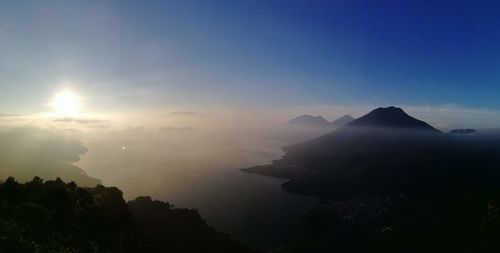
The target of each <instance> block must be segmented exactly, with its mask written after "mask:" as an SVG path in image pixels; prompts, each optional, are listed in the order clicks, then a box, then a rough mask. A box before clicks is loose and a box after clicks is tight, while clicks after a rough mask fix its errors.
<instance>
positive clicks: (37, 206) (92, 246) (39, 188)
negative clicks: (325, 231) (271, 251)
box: [0, 178, 253, 252]
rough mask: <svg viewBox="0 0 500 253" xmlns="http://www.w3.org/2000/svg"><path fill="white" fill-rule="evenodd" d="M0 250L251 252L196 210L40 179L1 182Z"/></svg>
mask: <svg viewBox="0 0 500 253" xmlns="http://www.w3.org/2000/svg"><path fill="white" fill-rule="evenodd" d="M0 217H1V219H0V252H253V251H251V250H249V249H247V248H245V247H243V246H242V245H240V244H239V243H237V242H235V241H232V240H230V239H229V238H228V236H226V235H224V234H221V233H219V232H217V231H215V230H214V229H213V228H211V227H209V226H207V225H206V224H205V222H204V221H203V220H202V218H201V217H200V215H199V214H198V212H197V211H196V210H193V209H179V208H174V207H173V206H172V205H170V204H169V203H165V202H161V201H153V200H151V198H149V197H139V198H136V199H135V200H132V201H129V202H126V201H125V200H124V199H123V197H122V192H121V191H120V190H119V189H117V188H114V187H104V186H101V185H98V186H96V187H93V188H82V187H78V186H77V185H76V184H75V183H64V182H63V181H61V180H60V179H56V180H55V181H46V182H43V180H42V179H40V178H34V179H33V180H32V181H30V182H27V183H24V184H20V183H17V182H16V181H15V180H14V179H13V178H9V179H7V180H6V181H5V182H4V183H1V184H0Z"/></svg>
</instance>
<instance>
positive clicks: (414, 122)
mask: <svg viewBox="0 0 500 253" xmlns="http://www.w3.org/2000/svg"><path fill="white" fill-rule="evenodd" d="M347 126H350V127H387V128H403V129H415V130H424V131H433V132H439V130H437V129H435V128H434V127H432V126H431V125H429V124H427V123H425V122H424V121H421V120H418V119H415V118H413V117H411V116H410V115H408V114H407V113H406V112H405V111H403V109H401V108H399V107H394V106H390V107H385V108H384V107H379V108H377V109H375V110H373V111H371V112H370V113H368V114H366V115H365V116H363V117H361V118H359V119H356V120H354V121H352V122H351V123H349V124H347Z"/></svg>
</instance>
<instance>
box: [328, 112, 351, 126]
mask: <svg viewBox="0 0 500 253" xmlns="http://www.w3.org/2000/svg"><path fill="white" fill-rule="evenodd" d="M353 120H354V118H353V117H351V115H348V114H346V115H344V116H342V117H340V118H338V119H336V120H334V121H332V123H331V125H332V126H334V127H341V126H345V125H347V124H349V123H350V122H351V121H353Z"/></svg>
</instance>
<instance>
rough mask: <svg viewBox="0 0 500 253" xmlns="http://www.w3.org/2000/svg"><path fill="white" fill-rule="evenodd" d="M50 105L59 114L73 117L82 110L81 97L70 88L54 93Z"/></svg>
mask: <svg viewBox="0 0 500 253" xmlns="http://www.w3.org/2000/svg"><path fill="white" fill-rule="evenodd" d="M50 106H51V107H52V109H53V110H54V113H55V114H56V115H57V116H62V117H72V116H75V115H77V114H78V113H79V112H80V106H81V104H80V97H78V95H76V94H75V93H74V92H72V91H70V90H64V91H61V92H59V93H57V94H55V95H54V98H53V100H52V102H51V103H50Z"/></svg>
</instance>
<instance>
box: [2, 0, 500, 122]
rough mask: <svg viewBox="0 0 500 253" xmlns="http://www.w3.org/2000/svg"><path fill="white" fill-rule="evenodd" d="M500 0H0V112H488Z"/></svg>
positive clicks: (494, 82)
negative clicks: (395, 108)
mask: <svg viewBox="0 0 500 253" xmlns="http://www.w3.org/2000/svg"><path fill="white" fill-rule="evenodd" d="M498 13H500V2H498V1H421V0H419V1H390V0H383V1H333V0H332V1H320V0H318V1H269V0H264V1H256V0H252V1H234V0H233V1H215V0H214V1H203V0H202V1H186V0H182V1H12V2H10V3H9V2H7V1H2V3H1V7H0V55H1V57H0V88H1V92H0V113H18V114H29V113H37V112H42V111H44V110H47V108H46V107H47V103H48V101H49V100H50V98H51V96H53V94H54V93H56V92H57V91H58V90H60V89H62V88H64V87H66V86H68V87H70V88H72V89H74V90H77V91H78V92H79V93H80V94H82V96H84V97H85V104H86V108H87V109H88V110H93V111H106V112H108V111H127V110H131V109H138V108H139V109H148V108H161V107H172V106H175V107H200V106H202V107H203V106H232V107H238V106H242V107H273V106H275V107H286V106H309V105H310V106H314V105H329V104H331V105H346V104H347V105H349V104H380V105H388V104H396V105H398V104H409V105H412V104H413V105H415V104H429V105H443V104H454V105H459V106H463V107H467V108H486V109H491V110H497V109H500V99H498V94H499V93H500V85H499V80H500V77H499V67H500V29H498V28H499V27H500V15H498Z"/></svg>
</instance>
